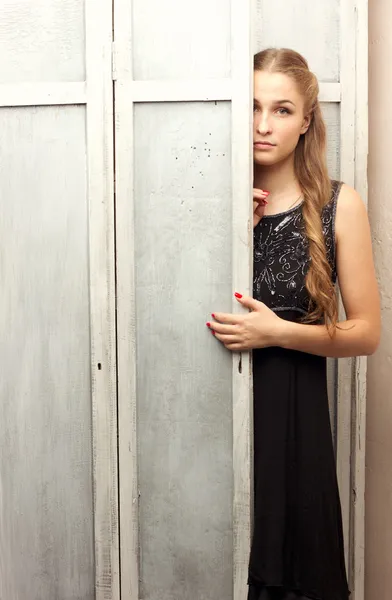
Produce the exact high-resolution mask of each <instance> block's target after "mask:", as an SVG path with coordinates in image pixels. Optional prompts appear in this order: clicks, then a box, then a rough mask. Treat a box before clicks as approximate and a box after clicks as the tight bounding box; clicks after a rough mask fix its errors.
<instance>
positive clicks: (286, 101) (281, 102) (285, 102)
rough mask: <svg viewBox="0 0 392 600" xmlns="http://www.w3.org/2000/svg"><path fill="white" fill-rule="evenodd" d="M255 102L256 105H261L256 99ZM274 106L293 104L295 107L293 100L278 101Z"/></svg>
mask: <svg viewBox="0 0 392 600" xmlns="http://www.w3.org/2000/svg"><path fill="white" fill-rule="evenodd" d="M254 102H255V104H260V102H259V101H258V100H256V98H254ZM274 104H292V105H293V106H295V104H294V102H292V101H291V100H277V101H276V102H274Z"/></svg>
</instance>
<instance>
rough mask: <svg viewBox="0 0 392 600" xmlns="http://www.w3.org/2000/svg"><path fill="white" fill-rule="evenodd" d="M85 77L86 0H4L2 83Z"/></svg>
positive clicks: (0, 27) (0, 46) (0, 54)
mask: <svg viewBox="0 0 392 600" xmlns="http://www.w3.org/2000/svg"><path fill="white" fill-rule="evenodd" d="M84 79H85V32H84V2H81V1H80V0H3V1H2V4H1V18H0V83H11V82H37V81H40V82H49V81H53V82H60V81H61V82H65V81H83V80H84Z"/></svg>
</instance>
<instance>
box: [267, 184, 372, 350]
mask: <svg viewBox="0 0 392 600" xmlns="http://www.w3.org/2000/svg"><path fill="white" fill-rule="evenodd" d="M336 261H337V272H338V280H339V286H340V291H341V295H342V301H343V305H344V309H345V312H346V317H347V320H346V321H343V322H341V323H339V328H338V329H337V330H336V333H335V335H334V336H333V337H332V338H331V337H330V336H329V334H328V331H327V329H326V327H325V326H323V325H303V324H299V323H291V322H286V323H285V326H284V327H280V328H279V333H278V339H277V340H276V342H277V345H279V346H282V347H284V348H289V349H292V350H300V351H303V352H309V353H311V354H318V355H320V356H331V357H337V358H340V357H346V356H361V355H369V354H373V352H375V350H376V349H377V346H378V344H379V339H380V329H381V324H380V321H381V318H380V301H379V294H378V287H377V281H376V276H375V271H374V264H373V257H372V246H371V236H370V227H369V221H368V217H367V212H366V208H365V206H364V204H363V202H362V200H361V198H360V197H359V195H358V194H357V192H356V191H355V190H353V189H352V188H350V187H348V186H346V185H344V186H343V187H342V190H341V193H340V196H339V199H338V205H337V213H336Z"/></svg>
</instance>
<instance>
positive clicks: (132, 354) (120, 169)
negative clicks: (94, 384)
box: [114, 0, 140, 600]
mask: <svg viewBox="0 0 392 600" xmlns="http://www.w3.org/2000/svg"><path fill="white" fill-rule="evenodd" d="M114 22H115V24H116V25H115V30H114V35H115V46H114V48H115V60H114V79H115V81H116V84H115V156H116V184H115V192H116V214H117V219H116V270H117V287H116V295H117V386H118V444H119V448H118V452H119V502H120V515H121V529H120V553H121V554H120V558H121V564H122V565H126V567H125V568H122V569H121V592H122V597H123V598H126V599H128V600H139V597H140V595H139V580H140V573H139V488H138V465H137V431H136V429H137V414H136V409H137V389H136V380H137V370H136V304H135V298H136V288H135V248H134V239H135V225H134V207H135V195H134V185H135V184H134V105H133V101H132V93H131V91H130V89H129V88H130V86H131V85H133V84H132V83H131V82H132V78H133V53H132V44H131V42H130V38H131V31H132V29H133V20H132V2H130V0H116V1H115V2H114ZM120 64H121V69H120V68H119V65H120Z"/></svg>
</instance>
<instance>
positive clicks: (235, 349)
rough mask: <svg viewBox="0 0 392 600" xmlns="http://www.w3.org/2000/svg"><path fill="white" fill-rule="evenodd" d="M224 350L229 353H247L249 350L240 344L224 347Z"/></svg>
mask: <svg viewBox="0 0 392 600" xmlns="http://www.w3.org/2000/svg"><path fill="white" fill-rule="evenodd" d="M225 348H226V349H227V350H230V351H231V352H247V351H248V350H249V348H248V347H247V346H246V345H244V344H241V343H236V344H228V345H227V346H226V345H225Z"/></svg>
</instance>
